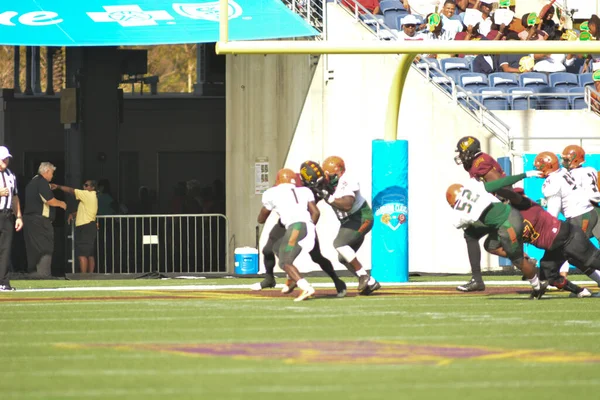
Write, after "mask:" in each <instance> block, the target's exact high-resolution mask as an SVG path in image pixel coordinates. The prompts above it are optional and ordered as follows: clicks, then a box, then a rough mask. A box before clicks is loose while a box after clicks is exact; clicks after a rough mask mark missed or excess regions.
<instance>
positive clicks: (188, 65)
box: [0, 44, 196, 93]
mask: <svg viewBox="0 0 600 400" xmlns="http://www.w3.org/2000/svg"><path fill="white" fill-rule="evenodd" d="M133 48H136V49H142V48H147V49H148V75H155V76H158V78H159V82H158V91H159V93H160V92H162V93H165V92H167V93H168V92H170V93H173V92H174V93H189V92H192V91H193V90H194V83H196V45H195V44H182V45H172V46H150V47H133ZM19 54H20V60H19V61H20V63H19V64H20V73H19V83H20V88H21V91H22V92H23V91H25V82H26V79H25V65H26V48H25V47H24V46H22V47H20V51H19ZM65 54H66V52H65V49H64V48H60V47H59V48H53V51H52V58H53V68H52V72H51V73H52V76H53V87H54V92H55V93H57V92H60V90H61V88H63V87H64V85H65V72H66V71H65V70H66V68H65V61H66V60H65ZM46 58H47V53H46V48H45V47H41V48H40V70H41V74H40V81H41V82H40V83H41V87H42V92H45V91H46V76H47V73H48V72H47V69H48V63H47V59H46ZM13 74H14V47H13V46H0V88H13V87H14V84H13V82H14V78H13ZM121 88H122V89H123V90H124V91H125V92H131V91H132V86H131V85H130V84H122V85H121ZM133 89H134V91H136V92H139V91H140V85H139V84H136V85H135V87H134V88H133ZM149 91H150V88H149V87H148V86H147V85H145V86H144V92H149Z"/></svg>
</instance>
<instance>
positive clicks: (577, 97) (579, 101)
mask: <svg viewBox="0 0 600 400" xmlns="http://www.w3.org/2000/svg"><path fill="white" fill-rule="evenodd" d="M584 90H585V89H584V88H583V87H579V86H577V87H572V88H570V89H569V93H570V94H571V96H569V102H570V103H571V109H573V110H585V109H586V108H588V105H587V103H586V102H585V95H584V93H583V92H584Z"/></svg>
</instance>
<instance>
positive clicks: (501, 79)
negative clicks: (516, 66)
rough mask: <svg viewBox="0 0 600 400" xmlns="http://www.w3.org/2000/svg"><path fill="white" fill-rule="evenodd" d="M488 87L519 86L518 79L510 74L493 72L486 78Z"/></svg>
mask: <svg viewBox="0 0 600 400" xmlns="http://www.w3.org/2000/svg"><path fill="white" fill-rule="evenodd" d="M488 80H489V82H490V86H492V87H498V86H519V79H518V78H517V75H516V74H513V73H511V72H494V73H491V74H490V75H489V76H488Z"/></svg>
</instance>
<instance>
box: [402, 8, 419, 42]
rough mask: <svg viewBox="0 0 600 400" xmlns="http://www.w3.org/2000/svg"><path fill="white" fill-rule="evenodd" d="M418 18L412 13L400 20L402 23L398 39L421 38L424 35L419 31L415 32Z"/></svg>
mask: <svg viewBox="0 0 600 400" xmlns="http://www.w3.org/2000/svg"><path fill="white" fill-rule="evenodd" d="M418 23H419V20H418V19H417V17H415V16H414V15H412V14H409V15H407V16H406V17H404V18H402V19H401V20H400V24H401V25H402V32H400V34H399V35H398V40H423V39H425V35H423V34H422V33H421V32H417V24H418Z"/></svg>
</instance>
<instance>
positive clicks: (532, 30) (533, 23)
mask: <svg viewBox="0 0 600 400" xmlns="http://www.w3.org/2000/svg"><path fill="white" fill-rule="evenodd" d="M537 20H538V17H537V14H536V13H529V14H523V16H522V17H521V24H522V25H523V26H524V27H526V28H525V30H524V31H522V32H519V39H521V40H546V39H547V38H548V34H547V33H546V32H544V31H543V30H541V29H538V26H539V25H538V22H537Z"/></svg>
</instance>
